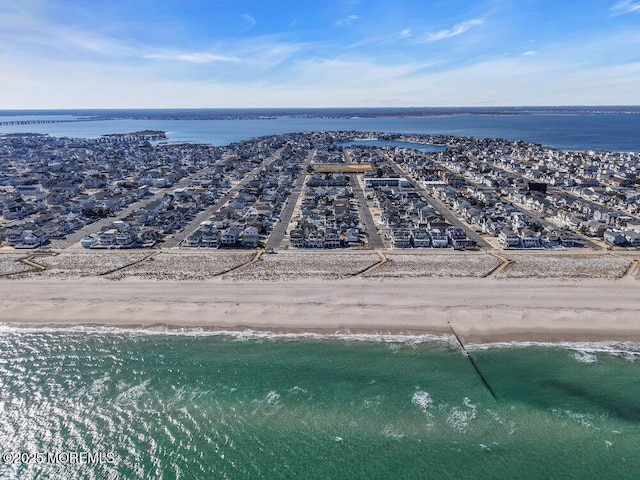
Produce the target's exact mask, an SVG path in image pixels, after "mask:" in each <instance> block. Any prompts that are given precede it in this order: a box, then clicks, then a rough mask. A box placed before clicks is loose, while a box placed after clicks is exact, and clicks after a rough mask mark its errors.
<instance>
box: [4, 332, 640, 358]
mask: <svg viewBox="0 0 640 480" xmlns="http://www.w3.org/2000/svg"><path fill="white" fill-rule="evenodd" d="M60 333H65V334H69V333H76V334H87V335H96V334H112V335H118V336H129V337H131V336H145V335H160V336H167V335H175V336H184V337H224V338H227V339H231V340H235V341H255V340H271V341H296V340H342V341H346V342H370V343H388V344H389V345H390V347H391V348H397V347H395V346H394V344H404V345H408V346H412V345H420V344H424V343H439V344H445V345H451V346H455V347H456V348H457V347H458V345H459V344H458V342H457V341H456V339H455V337H454V336H453V335H451V334H438V335H437V334H428V333H411V332H408V333H373V332H372V333H363V332H351V331H349V330H338V331H335V332H333V333H331V332H323V333H319V332H286V331H271V330H254V329H249V328H247V329H243V330H233V329H216V328H213V329H207V328H202V327H171V326H167V325H156V326H149V327H140V326H131V327H122V326H106V325H73V326H69V325H59V326H52V325H42V326H40V325H24V324H16V323H0V336H2V335H11V334H31V335H33V334H53V335H55V334H60ZM540 347H542V348H545V347H550V348H564V349H567V350H573V351H576V352H582V353H584V354H585V355H587V354H595V353H606V354H610V355H613V356H619V357H621V358H624V359H625V360H628V361H635V360H636V359H640V343H638V342H630V341H629V342H624V341H613V340H610V341H599V342H570V341H563V342H532V341H524V342H523V341H513V342H494V343H469V344H465V348H466V349H467V350H468V351H470V352H473V351H480V350H491V349H514V348H540ZM585 358H586V357H585Z"/></svg>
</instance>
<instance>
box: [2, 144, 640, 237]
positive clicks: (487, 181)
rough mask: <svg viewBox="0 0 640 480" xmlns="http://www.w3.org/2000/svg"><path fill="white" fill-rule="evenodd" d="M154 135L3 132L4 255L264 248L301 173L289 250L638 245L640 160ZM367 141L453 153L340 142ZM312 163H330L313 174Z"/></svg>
mask: <svg viewBox="0 0 640 480" xmlns="http://www.w3.org/2000/svg"><path fill="white" fill-rule="evenodd" d="M143 137H144V136H139V135H122V136H117V137H113V138H100V139H93V140H92V139H84V140H79V139H68V138H54V137H49V136H47V135H32V134H12V135H3V136H1V137H0V163H1V164H2V172H3V174H2V176H1V177H0V213H1V216H0V239H1V241H2V242H3V243H4V245H7V246H11V247H14V248H16V247H18V246H20V248H39V247H41V246H42V245H45V244H47V243H49V242H50V243H51V244H52V245H53V246H54V247H55V246H57V247H66V246H68V245H69V244H72V243H76V242H80V241H81V240H82V239H83V238H85V237H87V235H89V236H90V238H91V240H88V239H87V240H85V241H84V242H83V245H84V246H88V247H89V248H138V247H144V246H151V245H154V244H156V245H157V244H160V245H162V244H163V243H166V242H168V243H169V244H171V242H173V244H175V245H182V246H183V247H204V248H220V247H224V248H257V247H259V246H261V245H265V244H266V242H267V241H268V239H269V237H270V235H271V232H272V231H273V230H274V228H276V225H278V226H279V222H280V221H281V220H282V218H281V216H282V215H283V211H284V210H283V209H284V208H285V205H288V203H287V202H288V201H289V200H290V199H291V198H292V191H293V190H294V185H295V184H296V182H297V181H298V180H299V179H300V178H301V176H304V177H305V181H304V187H303V188H302V190H301V191H300V197H299V205H297V206H296V210H295V213H294V214H293V215H292V217H291V218H290V219H289V218H286V219H284V220H285V222H288V221H289V220H291V225H289V227H288V228H286V241H285V243H284V244H283V245H284V246H290V247H292V248H313V249H317V248H323V249H324V248H330V249H334V248H346V247H350V246H362V245H365V246H366V245H367V243H368V237H370V235H371V234H372V233H376V232H375V231H373V230H371V229H374V230H376V231H377V234H379V235H380V236H381V237H382V238H383V239H385V242H386V247H387V248H403V249H406V248H444V247H447V248H460V249H468V248H475V244H476V243H477V241H478V237H477V236H475V237H474V240H472V239H471V237H472V234H473V235H477V234H480V235H483V236H485V237H490V236H492V237H495V238H496V243H495V244H494V245H500V246H501V247H502V248H520V249H537V248H568V247H575V246H581V245H589V246H591V247H597V245H598V244H597V243H593V240H595V241H601V242H602V244H608V245H610V246H612V247H613V246H615V247H616V248H618V247H621V248H637V247H638V244H639V242H640V240H638V235H637V234H638V232H639V231H640V188H639V187H638V186H639V185H640V155H639V154H638V153H633V152H594V151H587V152H573V151H563V150H557V149H551V148H548V147H543V146H541V145H537V144H534V143H530V142H514V141H507V140H495V139H472V138H466V137H453V136H444V135H410V134H381V133H376V132H312V133H297V134H286V135H274V136H267V137H261V138H258V139H253V140H249V141H245V142H239V143H236V144H232V145H228V146H226V147H213V146H211V145H189V144H182V145H168V144H162V145H152V144H151V143H150V142H149V141H147V140H145V139H144V138H143ZM358 138H383V139H389V140H400V141H403V142H409V143H421V144H425V143H428V144H432V145H442V146H443V147H446V148H444V149H443V150H442V151H436V152H422V151H418V150H414V149H411V148H399V147H391V146H363V145H352V146H348V147H343V146H341V145H340V144H341V143H344V142H346V141H350V140H354V139H358ZM310 155H312V156H314V164H329V167H328V169H325V170H322V171H320V170H319V171H317V172H314V171H313V169H311V170H308V169H307V168H305V169H303V168H302V166H303V164H304V163H305V159H307V158H308V157H309V156H310ZM331 165H346V166H347V168H345V171H342V172H341V171H340V169H339V168H338V169H336V168H335V166H331ZM350 166H357V167H358V168H357V169H352V170H349V168H348V167H350ZM361 194H362V195H363V198H364V199H368V200H366V201H363V200H359V198H360V197H359V195H361ZM297 195H298V194H297V193H296V197H295V198H298V197H297ZM292 201H293V200H292ZM289 208H291V206H289ZM362 209H365V210H370V211H371V212H373V216H374V225H373V226H372V225H371V224H367V225H365V224H363V223H362V215H363V214H364V213H365V212H364V211H363V210H362ZM366 213H367V215H368V214H369V213H370V212H366ZM287 215H289V214H287ZM119 222H121V223H119ZM203 222H209V223H203ZM284 227H287V226H286V225H285V226H284ZM83 228H84V229H85V230H84V231H82V232H81V229H83ZM256 235H257V237H256ZM592 239H593V240H592ZM445 240H446V245H445ZM483 248H488V247H486V246H483Z"/></svg>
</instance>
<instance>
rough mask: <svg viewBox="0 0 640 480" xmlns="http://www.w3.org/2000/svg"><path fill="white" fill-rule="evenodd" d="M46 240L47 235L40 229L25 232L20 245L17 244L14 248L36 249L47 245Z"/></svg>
mask: <svg viewBox="0 0 640 480" xmlns="http://www.w3.org/2000/svg"><path fill="white" fill-rule="evenodd" d="M47 241H48V238H47V234H46V233H44V231H43V230H42V229H40V228H38V229H36V230H25V231H24V233H23V235H22V238H21V240H20V243H18V244H17V245H16V246H15V247H16V248H37V247H39V246H40V245H44V244H45V243H47Z"/></svg>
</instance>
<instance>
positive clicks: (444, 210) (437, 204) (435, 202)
mask: <svg viewBox="0 0 640 480" xmlns="http://www.w3.org/2000/svg"><path fill="white" fill-rule="evenodd" d="M378 152H379V153H380V155H382V156H384V157H386V159H387V161H388V163H389V165H390V166H391V168H392V169H393V171H394V172H396V173H397V174H398V175H401V176H403V177H406V178H407V179H410V180H411V181H412V183H414V185H415V187H416V191H417V192H418V193H419V194H420V195H422V197H423V198H424V199H425V200H426V201H427V202H429V203H430V204H431V205H432V206H433V208H435V209H436V210H437V211H438V213H440V214H441V215H442V216H443V217H444V218H445V219H446V220H447V222H449V223H450V224H451V225H453V226H454V227H457V228H462V229H464V231H465V232H467V237H468V238H469V239H470V240H473V241H474V242H476V243H477V244H478V246H479V247H480V248H484V249H486V250H493V246H491V244H490V243H489V242H487V241H486V240H485V239H484V238H482V237H481V236H480V235H478V234H477V233H476V232H475V231H474V230H472V229H470V228H469V227H468V226H466V225H465V224H464V223H462V221H461V220H460V219H459V218H458V217H457V216H456V214H454V213H453V212H452V211H451V210H449V207H448V206H447V205H445V204H444V203H443V202H441V201H440V200H439V199H437V198H435V197H434V196H432V195H431V194H430V193H429V192H427V190H426V189H425V188H424V187H421V186H420V185H418V184H416V182H415V181H414V180H413V179H412V178H411V176H410V175H408V174H407V172H405V171H404V170H403V169H402V168H400V166H399V165H398V164H397V163H395V162H394V161H393V160H391V158H389V156H388V155H387V154H386V153H385V152H383V151H382V150H379V151H378Z"/></svg>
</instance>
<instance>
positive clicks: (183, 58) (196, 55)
mask: <svg viewBox="0 0 640 480" xmlns="http://www.w3.org/2000/svg"><path fill="white" fill-rule="evenodd" d="M143 58H148V59H151V60H170V61H180V62H188V63H214V62H238V61H239V59H237V58H234V57H227V56H224V55H215V54H213V53H207V52H192V53H178V52H161V53H148V54H145V55H143Z"/></svg>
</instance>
